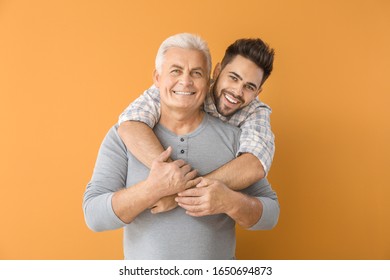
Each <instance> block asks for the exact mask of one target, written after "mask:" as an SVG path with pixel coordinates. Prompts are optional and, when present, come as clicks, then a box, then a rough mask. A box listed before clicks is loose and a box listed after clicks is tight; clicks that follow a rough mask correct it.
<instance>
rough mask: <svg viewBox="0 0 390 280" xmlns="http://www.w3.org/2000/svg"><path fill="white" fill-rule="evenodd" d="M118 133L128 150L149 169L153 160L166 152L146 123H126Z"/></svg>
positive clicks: (120, 127)
mask: <svg viewBox="0 0 390 280" xmlns="http://www.w3.org/2000/svg"><path fill="white" fill-rule="evenodd" d="M118 133H119V136H120V137H121V139H122V141H123V142H124V143H125V145H126V147H127V149H128V150H129V151H130V152H131V153H132V154H133V155H134V156H135V157H136V158H137V159H138V160H139V161H140V162H142V163H143V164H145V165H146V166H147V167H149V168H150V167H151V165H152V161H153V159H155V158H156V157H158V155H160V154H161V153H162V152H163V151H164V148H163V146H162V145H161V143H160V141H159V140H158V138H157V137H156V135H155V134H154V132H153V130H152V129H151V128H150V127H149V126H148V125H146V124H145V123H142V122H137V121H125V122H123V123H122V124H121V125H120V126H119V128H118Z"/></svg>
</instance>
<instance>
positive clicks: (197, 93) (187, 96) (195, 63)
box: [154, 47, 209, 114]
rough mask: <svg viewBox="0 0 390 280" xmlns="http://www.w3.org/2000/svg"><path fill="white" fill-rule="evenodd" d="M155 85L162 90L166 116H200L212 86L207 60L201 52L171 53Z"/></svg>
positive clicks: (166, 55) (157, 74) (176, 50)
mask: <svg viewBox="0 0 390 280" xmlns="http://www.w3.org/2000/svg"><path fill="white" fill-rule="evenodd" d="M154 83H155V85H156V86H157V87H158V88H159V89H160V96H161V110H162V114H163V110H166V109H168V110H175V111H178V112H186V113H187V114H191V113H194V112H195V113H196V112H199V111H200V107H201V106H202V104H203V101H204V99H205V97H206V93H207V91H208V86H209V77H208V73H207V61H206V59H205V56H204V55H203V54H202V52H200V51H198V50H192V49H183V48H177V47H174V48H171V49H169V50H168V51H167V52H166V53H165V55H164V60H163V64H162V67H161V71H160V73H158V72H157V71H155V73H154Z"/></svg>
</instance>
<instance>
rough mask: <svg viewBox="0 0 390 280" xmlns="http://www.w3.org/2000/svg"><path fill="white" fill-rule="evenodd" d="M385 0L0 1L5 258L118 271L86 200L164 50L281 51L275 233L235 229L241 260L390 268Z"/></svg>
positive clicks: (111, 242) (274, 80) (268, 92)
mask: <svg viewBox="0 0 390 280" xmlns="http://www.w3.org/2000/svg"><path fill="white" fill-rule="evenodd" d="M389 15H390V2H389V1H387V0H367V1H362V0H360V1H357V0H350V1H339V0H326V1H325V0H324V1H313V0H299V1H262V0H253V1H250V0H242V1H226V0H224V1H222V0H221V1H206V0H199V1H183V0H174V1H159V0H156V1H151V0H143V1H126V0H121V1H120V0H119V1H103V0H97V1H85V0H81V1H80V0H77V1H76V0H73V1H65V0H62V1H51V0H36V1H17V0H16V1H11V0H9V1H7V0H2V1H0V96H1V99H0V100H1V101H0V124H1V127H0V129H1V138H0V139H1V140H0V155H1V157H0V180H1V181H0V182H1V183H0V184H1V192H0V215H1V219H0V224H1V230H0V259H121V258H122V236H121V231H120V230H118V231H112V232H104V233H93V232H91V231H90V230H89V229H87V227H86V225H85V223H84V218H83V214H82V207H81V203H82V197H83V192H84V189H85V186H86V184H87V182H88V181H89V179H90V176H91V174H92V170H93V166H94V163H95V159H96V155H97V152H98V148H99V146H100V143H101V141H102V139H103V137H104V135H105V134H106V132H107V130H108V129H109V128H110V127H111V126H112V125H113V124H114V123H115V122H116V121H117V117H118V115H119V113H120V112H121V111H122V110H123V109H124V108H125V107H126V106H127V105H128V103H129V102H131V101H132V100H133V99H134V98H136V97H137V96H138V94H139V93H141V92H142V91H143V90H144V89H146V88H147V87H149V85H151V78H152V70H153V66H154V57H155V54H156V51H157V48H158V46H159V45H160V43H161V42H162V41H163V40H164V39H165V38H166V37H168V36H169V35H172V34H175V33H179V32H191V33H198V34H200V35H201V36H202V37H203V38H204V39H206V40H207V41H208V43H209V46H210V49H211V52H212V55H213V62H214V64H215V63H216V62H218V61H220V60H221V58H222V56H223V53H224V50H225V48H226V47H227V46H228V45H229V44H230V43H232V42H233V41H234V40H235V39H238V38H242V37H261V38H263V39H264V40H265V41H267V42H268V43H269V44H270V45H271V46H272V47H274V48H275V49H276V61H275V67H274V73H273V74H272V75H271V77H270V79H269V80H268V81H267V82H266V84H265V86H264V90H263V92H262V94H261V99H262V100H263V101H264V102H266V103H267V104H269V105H270V106H271V107H272V109H273V114H272V129H273V131H274V133H275V135H276V155H275V159H274V163H273V166H272V169H271V172H270V174H269V179H270V181H271V183H272V185H273V187H274V188H275V190H276V191H277V192H278V195H279V198H280V203H281V216H280V220H279V224H278V226H277V227H276V228H275V229H274V230H272V231H266V232H247V231H243V230H240V229H239V230H238V250H237V256H238V258H240V259H390V203H389V198H390V189H389V186H390V179H389V176H388V169H389V167H390V148H389V143H390V125H389V120H390V110H389V108H388V107H389V105H390V97H389V94H390V83H389V77H388V76H389V71H390V55H389V50H390V33H389V30H390V17H389Z"/></svg>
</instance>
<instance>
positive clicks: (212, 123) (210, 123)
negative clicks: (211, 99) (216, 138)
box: [205, 114, 241, 139]
mask: <svg viewBox="0 0 390 280" xmlns="http://www.w3.org/2000/svg"><path fill="white" fill-rule="evenodd" d="M206 118H207V120H206V124H205V126H206V128H208V129H209V130H211V131H212V132H213V133H215V134H218V135H220V136H222V137H224V138H225V137H227V138H228V139H229V138H230V139H234V138H237V137H239V136H240V133H241V129H240V128H238V127H237V126H234V125H232V124H230V123H227V122H223V121H222V120H220V119H219V118H216V117H213V116H211V115H209V114H206Z"/></svg>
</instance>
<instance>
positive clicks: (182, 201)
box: [175, 196, 202, 209]
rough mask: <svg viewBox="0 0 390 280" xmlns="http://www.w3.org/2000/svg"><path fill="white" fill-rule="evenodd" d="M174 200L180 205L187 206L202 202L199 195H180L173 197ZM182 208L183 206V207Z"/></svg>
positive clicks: (197, 204)
mask: <svg viewBox="0 0 390 280" xmlns="http://www.w3.org/2000/svg"><path fill="white" fill-rule="evenodd" d="M175 201H176V202H177V203H178V204H179V205H180V206H181V205H183V206H185V209H187V207H191V206H199V205H201V204H202V200H201V199H200V198H199V197H191V196H182V197H177V198H175ZM183 208H184V207H183Z"/></svg>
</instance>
